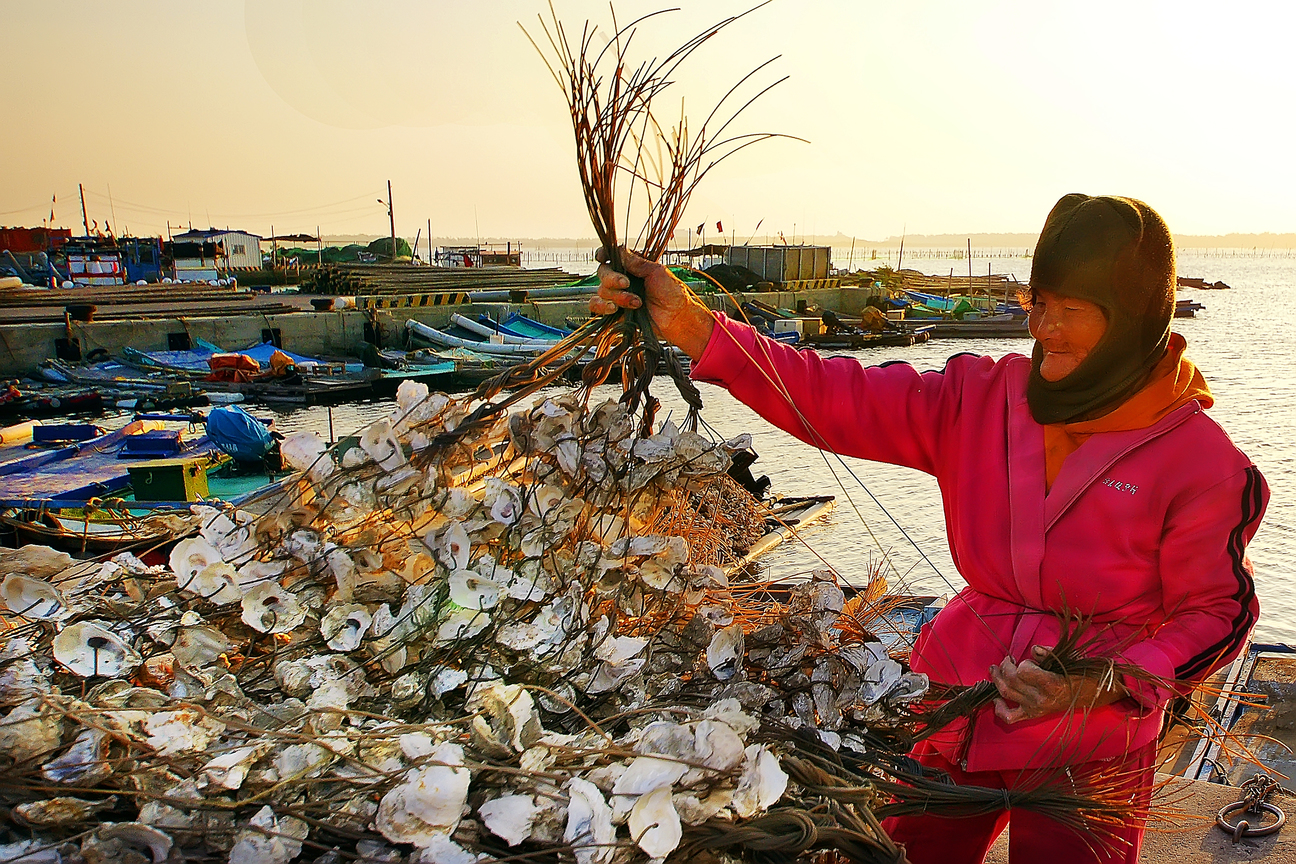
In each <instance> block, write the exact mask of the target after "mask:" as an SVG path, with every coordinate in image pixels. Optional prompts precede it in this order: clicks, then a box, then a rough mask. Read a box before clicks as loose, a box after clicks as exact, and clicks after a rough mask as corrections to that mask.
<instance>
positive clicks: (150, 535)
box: [0, 502, 173, 555]
mask: <svg viewBox="0 0 1296 864" xmlns="http://www.w3.org/2000/svg"><path fill="white" fill-rule="evenodd" d="M161 513H162V511H157V510H150V511H148V512H147V513H145V514H144V515H138V514H136V513H134V512H132V511H131V510H129V509H126V506H125V504H124V503H123V504H117V503H116V502H113V503H111V504H108V505H106V506H105V505H95V504H93V503H92V504H91V505H90V506H89V507H83V508H66V509H64V508H55V509H50V508H49V507H47V506H43V505H42V506H39V507H10V508H6V509H4V510H0V526H4V527H5V528H8V529H10V530H11V531H13V532H14V533H15V534H16V535H17V537H18V539H19V541H20V542H22V543H40V544H43V545H46V546H52V547H54V548H55V549H62V550H64V551H67V552H72V553H75V554H80V555H85V554H94V553H100V552H120V551H124V550H126V549H134V548H138V547H141V546H148V545H155V544H158V543H163V542H165V541H167V540H169V539H170V538H171V537H172V536H173V532H172V530H171V528H170V527H169V526H168V525H167V524H166V523H165V521H164V520H162V519H161V518H158V517H160V515H161Z"/></svg>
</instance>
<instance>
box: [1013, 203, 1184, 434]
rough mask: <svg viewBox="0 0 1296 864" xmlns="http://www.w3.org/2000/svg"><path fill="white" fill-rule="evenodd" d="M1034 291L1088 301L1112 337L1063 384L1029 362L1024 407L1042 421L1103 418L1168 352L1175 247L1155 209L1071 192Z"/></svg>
mask: <svg viewBox="0 0 1296 864" xmlns="http://www.w3.org/2000/svg"><path fill="white" fill-rule="evenodd" d="M1030 281H1031V288H1032V289H1045V290H1048V291H1054V292H1057V293H1058V294H1062V295H1065V296H1068V297H1078V298H1080V299H1082V300H1088V301H1090V302H1092V303H1096V304H1097V305H1099V306H1101V307H1102V308H1103V311H1104V312H1106V314H1107V331H1106V333H1104V334H1103V337H1102V339H1100V340H1099V342H1098V344H1097V345H1095V346H1094V349H1093V350H1092V351H1090V352H1089V356H1088V357H1086V358H1085V360H1084V362H1082V363H1081V364H1080V365H1079V366H1078V367H1077V368H1076V369H1075V371H1073V372H1071V374H1069V375H1067V376H1066V377H1065V378H1063V379H1062V380H1061V381H1052V382H1050V381H1045V380H1044V379H1043V378H1042V377H1040V374H1039V369H1040V362H1041V360H1042V359H1043V355H1044V352H1043V349H1042V348H1041V347H1040V345H1039V343H1038V342H1037V343H1036V344H1035V350H1034V353H1033V355H1032V359H1031V374H1030V383H1029V385H1028V387H1027V391H1026V393H1027V400H1028V402H1029V404H1030V409H1031V415H1032V416H1033V417H1034V418H1035V421H1036V422H1037V423H1060V422H1065V421H1073V420H1077V419H1080V418H1087V417H1094V416H1099V415H1100V414H1102V413H1103V412H1104V411H1106V410H1110V409H1112V408H1115V407H1116V406H1117V405H1119V404H1120V403H1121V402H1122V401H1124V400H1125V399H1126V398H1127V397H1129V396H1130V395H1131V394H1132V393H1133V392H1134V391H1135V390H1136V389H1137V388H1138V387H1139V385H1140V384H1142V383H1143V381H1144V380H1145V379H1146V378H1147V375H1148V374H1149V373H1150V372H1151V371H1152V369H1153V367H1155V366H1156V364H1157V363H1158V362H1159V361H1160V360H1161V358H1162V356H1163V355H1164V354H1165V350H1166V345H1167V344H1168V343H1169V339H1170V319H1171V318H1172V317H1173V315H1174V298H1175V269H1174V248H1173V244H1172V242H1171V240H1170V231H1169V229H1167V228H1166V224H1165V222H1163V221H1162V219H1161V217H1160V216H1158V215H1157V213H1156V211H1155V210H1153V209H1152V208H1151V207H1149V206H1148V205H1146V204H1144V203H1143V202H1142V201H1136V200H1135V199H1133V198H1113V197H1107V196H1103V197H1096V198H1095V197H1090V196H1088V195H1080V194H1071V195H1067V196H1065V197H1063V198H1062V199H1061V200H1060V201H1058V203H1057V204H1055V205H1054V207H1053V210H1052V212H1050V213H1049V215H1048V219H1046V220H1045V222H1044V230H1043V231H1041V232H1040V238H1039V244H1038V245H1037V246H1036V248H1035V256H1034V259H1033V260H1032V262H1031V280H1030Z"/></svg>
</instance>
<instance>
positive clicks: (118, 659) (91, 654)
mask: <svg viewBox="0 0 1296 864" xmlns="http://www.w3.org/2000/svg"><path fill="white" fill-rule="evenodd" d="M107 624H108V622H107V621H81V622H78V623H76V624H73V625H72V626H70V627H67V628H65V629H64V630H63V632H61V633H59V634H58V635H57V636H55V637H54V659H55V660H57V661H58V662H60V663H62V664H63V665H64V666H66V667H67V668H68V669H69V670H71V671H72V672H73V673H74V674H76V675H80V676H81V677H82V678H91V677H94V676H101V677H104V678H118V677H121V676H123V675H129V674H130V673H131V672H134V671H135V669H136V667H138V666H139V664H140V655H139V654H137V653H136V652H135V649H134V648H132V647H131V646H130V645H128V644H127V643H126V642H125V641H124V640H122V638H121V637H120V636H118V635H117V634H116V633H114V632H112V631H111V630H109V629H108V627H107V626H106V625H107Z"/></svg>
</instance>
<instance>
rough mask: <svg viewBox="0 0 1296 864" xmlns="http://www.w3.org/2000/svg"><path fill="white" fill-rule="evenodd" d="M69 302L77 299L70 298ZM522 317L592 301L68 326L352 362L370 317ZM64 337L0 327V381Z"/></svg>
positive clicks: (47, 327)
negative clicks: (275, 344) (272, 344)
mask: <svg viewBox="0 0 1296 864" xmlns="http://www.w3.org/2000/svg"><path fill="white" fill-rule="evenodd" d="M871 293H872V292H870V291H866V290H864V289H860V288H854V287H846V288H825V289H818V290H809V291H797V292H786V291H785V292H763V293H759V294H754V295H752V294H749V295H744V297H746V298H755V299H760V300H761V301H762V302H764V303H768V304H770V305H773V306H785V307H795V306H796V303H797V301H799V300H800V301H804V302H806V303H807V304H809V305H818V306H819V307H820V308H823V309H832V310H833V311H835V312H840V313H842V314H845V315H857V314H859V312H860V310H861V309H863V308H864V305H865V301H866V300H867V299H868V297H869V296H870V294H871ZM704 299H705V300H706V301H707V302H708V303H709V304H710V305H711V307H712V308H716V309H726V310H728V311H732V307H733V304H732V303H731V302H729V300H728V298H727V297H725V296H724V295H706V296H705V297H704ZM69 302H74V298H69ZM514 311H516V312H521V313H522V314H524V315H527V316H528V317H531V318H535V319H536V320H539V321H541V322H543V323H545V324H549V325H552V326H558V327H561V326H564V325H565V322H566V320H567V318H569V317H576V318H582V317H584V316H586V315H588V313H589V298H588V296H586V297H579V298H573V299H569V300H534V301H528V302H524V303H469V304H464V305H459V306H433V307H408V308H406V307H401V308H395V309H378V310H373V311H371V312H364V311H357V310H348V311H342V312H312V311H300V312H290V313H280V314H266V315H261V314H251V313H243V314H238V315H230V316H226V317H222V316H221V313H220V312H219V310H212V311H206V312H204V313H203V314H201V315H185V316H175V317H157V318H144V319H135V320H126V319H116V320H105V321H90V322H79V321H73V322H72V323H71V327H72V335H73V337H74V338H76V339H79V340H80V341H81V352H82V356H85V355H87V354H89V353H90V352H91V351H93V350H95V349H97V348H102V349H104V350H105V351H107V352H108V353H109V354H110V355H112V356H117V355H118V354H120V353H121V350H122V349H123V348H127V347H130V348H135V349H137V350H140V351H165V350H167V349H168V347H169V345H168V339H167V336H168V334H177V333H178V334H185V333H187V334H188V335H189V338H190V340H192V341H196V340H198V339H205V340H207V341H208V342H212V343H214V344H216V345H220V346H221V347H223V348H226V349H229V350H235V349H239V348H247V347H249V346H252V345H256V344H258V343H260V342H261V341H263V339H262V337H263V334H264V332H265V331H267V330H278V331H279V338H280V344H281V345H282V346H283V347H285V348H287V349H289V350H291V351H295V352H298V353H300V354H308V355H312V356H324V357H349V356H353V355H354V353H355V351H356V349H357V347H358V346H359V345H360V344H362V343H363V342H364V339H365V327H366V325H367V324H368V323H369V321H370V316H373V319H374V321H375V322H376V324H377V326H378V328H379V331H380V333H381V339H382V342H383V345H385V346H396V345H402V344H404V343H403V339H404V333H405V322H406V320H408V319H410V318H413V319H415V320H417V321H419V322H421V323H424V324H428V325H430V326H433V327H439V326H443V325H445V324H446V323H448V322H449V320H450V316H451V315H453V314H455V313H458V314H461V315H472V316H476V315H478V314H479V313H482V312H486V313H487V314H489V315H490V316H491V317H493V318H497V319H498V318H503V317H505V316H507V315H508V314H509V313H510V312H514ZM66 335H67V325H65V324H62V323H41V324H36V323H0V377H3V378H17V377H23V376H31V375H33V374H34V373H35V372H36V369H37V368H38V367H39V366H40V364H41V362H42V361H44V360H47V359H51V358H53V357H55V356H57V355H56V353H55V348H54V343H55V340H56V339H62V338H64V337H65V336H66Z"/></svg>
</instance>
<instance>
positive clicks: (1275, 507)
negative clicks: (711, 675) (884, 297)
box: [253, 250, 1296, 644]
mask: <svg viewBox="0 0 1296 864" xmlns="http://www.w3.org/2000/svg"><path fill="white" fill-rule="evenodd" d="M838 252H840V253H843V254H841V255H840V256H838V255H837V254H836V253H838ZM857 255H858V253H857ZM837 257H840V258H841V259H842V260H843V261H844V260H845V254H844V250H835V258H837ZM856 263H857V265H858V264H861V263H863V261H862V256H859V257H857V258H856ZM877 263H881V262H880V261H879V262H877ZM904 263H905V266H906V267H914V268H916V269H919V270H923V271H924V272H928V273H939V274H945V273H947V272H949V269H950V268H951V267H953V268H954V271H955V274H956V275H957V274H958V273H959V272H963V273H966V272H967V262H966V261H951V260H949V259H945V258H940V259H935V258H932V259H923V258H913V257H910V256H909V255H906V258H905V262H904ZM990 263H991V264H992V266H993V269H994V271H995V272H1014V273H1016V275H1017V276H1018V277H1019V278H1021V279H1023V280H1024V279H1025V278H1026V276H1027V275H1028V274H1029V271H1030V262H1029V260H1028V259H1018V260H1013V259H1010V258H1009V259H1005V258H996V259H994V260H993V261H991V262H990ZM986 265H987V261H986V260H985V259H980V260H977V259H975V258H974V260H973V272H976V273H982V274H983V273H985V272H986ZM562 266H566V267H568V269H578V267H573V266H571V265H570V264H567V263H564V264H563V265H562ZM1179 272H1180V273H1181V274H1182V275H1187V276H1198V277H1202V278H1205V279H1207V280H1208V281H1215V280H1222V281H1224V282H1227V283H1228V284H1230V285H1231V286H1233V290H1231V291H1191V290H1189V291H1184V292H1181V294H1180V296H1181V297H1189V298H1192V299H1195V300H1198V301H1200V302H1202V303H1204V304H1205V305H1206V309H1205V311H1202V312H1199V313H1198V314H1197V317H1196V318H1192V319H1179V320H1176V321H1175V324H1174V327H1175V329H1176V330H1177V331H1179V332H1180V333H1182V334H1183V335H1184V336H1185V338H1186V339H1187V340H1188V351H1189V356H1190V357H1191V358H1192V359H1193V360H1194V361H1195V362H1196V363H1197V364H1198V366H1199V367H1200V368H1201V370H1202V373H1203V374H1204V375H1205V377H1206V380H1207V381H1208V382H1209V384H1210V387H1211V390H1212V391H1213V392H1214V394H1215V399H1216V403H1215V407H1214V408H1213V409H1212V410H1211V415H1212V416H1213V417H1214V418H1215V419H1216V420H1217V421H1218V422H1219V423H1220V424H1221V425H1223V427H1224V428H1225V429H1226V430H1227V431H1228V432H1229V434H1230V435H1231V436H1232V438H1233V440H1234V442H1235V443H1236V444H1237V445H1238V447H1240V448H1241V449H1242V450H1243V451H1244V452H1245V453H1247V454H1248V455H1249V456H1250V457H1251V458H1252V459H1253V460H1254V461H1255V463H1256V464H1257V465H1258V466H1259V468H1260V470H1261V471H1262V472H1263V473H1264V475H1265V477H1266V478H1267V479H1268V481H1269V485H1270V488H1271V490H1272V500H1271V502H1270V505H1269V510H1268V514H1267V515H1266V517H1265V520H1264V522H1263V524H1262V525H1261V527H1260V531H1259V533H1258V534H1257V535H1256V538H1255V540H1254V541H1253V542H1252V544H1251V547H1250V549H1249V550H1248V551H1249V554H1250V556H1251V560H1252V562H1253V563H1254V565H1255V571H1256V584H1257V589H1258V591H1259V595H1260V602H1261V608H1262V613H1261V618H1260V622H1259V624H1258V626H1257V628H1256V633H1255V637H1256V639H1257V640H1259V641H1266V642H1268V641H1286V642H1292V643H1294V644H1296V578H1294V577H1296V305H1293V303H1292V297H1293V295H1292V291H1291V288H1292V287H1293V285H1296V259H1293V258H1265V257H1251V256H1244V255H1241V254H1239V255H1233V254H1195V253H1193V252H1192V251H1191V250H1190V251H1188V252H1186V253H1185V254H1182V255H1181V256H1180V262H1179ZM1030 345H1031V343H1030V341H1029V340H1028V339H997V340H991V339H986V340H945V341H939V340H938V341H932V342H929V343H927V344H925V345H917V346H914V347H912V348H893V349H873V350H869V351H861V352H855V356H858V357H859V359H860V360H861V362H864V363H869V364H872V363H880V362H884V361H887V360H905V361H908V362H910V363H912V364H913V365H914V366H916V367H917V368H919V369H920V370H921V369H939V368H941V367H942V366H943V365H944V364H945V360H946V358H948V357H949V356H950V355H951V354H955V353H959V352H964V351H971V352H977V353H982V354H987V355H990V356H993V357H1001V356H1003V355H1004V354H1007V353H1011V352H1019V353H1028V352H1029V349H1030ZM658 389H659V391H660V392H659V394H658V395H659V397H660V398H662V400H663V403H664V404H665V406H666V409H665V410H667V411H669V410H674V411H676V412H680V413H682V408H681V404H682V403H680V401H679V400H678V398H675V397H674V396H673V393H671V392H667V391H668V390H671V389H673V388H670V385H669V383H668V382H666V381H665V380H662V382H661V385H660V387H659V388H658ZM703 398H704V400H705V403H706V409H705V411H704V414H703V417H704V419H705V421H706V422H707V423H708V424H709V425H710V426H711V427H713V428H714V429H715V430H716V432H717V433H718V434H720V435H723V436H725V437H729V436H732V435H736V434H739V433H742V432H749V433H751V434H752V436H753V438H754V442H755V448H756V450H757V452H758V453H759V454H760V461H759V462H758V463H757V464H756V466H755V468H754V469H753V470H754V471H757V472H758V473H765V474H768V475H769V476H770V478H771V479H772V480H773V482H774V486H773V488H774V491H776V492H777V493H780V494H784V495H821V494H832V495H836V496H837V498H838V506H837V508H836V511H835V512H834V514H833V515H832V517H831V518H830V519H828V520H827V521H825V522H823V523H820V524H818V525H816V526H814V527H811V528H809V529H807V530H806V531H805V532H804V538H805V540H806V544H804V545H802V544H788V545H785V546H784V547H781V548H780V549H778V550H776V551H775V552H774V553H773V554H771V555H769V556H767V557H766V558H765V559H763V562H762V563H763V566H765V567H767V568H768V570H769V573H770V575H771V576H774V577H787V576H791V575H794V574H801V573H806V572H808V571H809V570H811V569H815V568H818V567H823V566H825V565H828V566H831V567H833V568H834V569H836V570H837V571H838V572H839V573H840V574H841V575H842V576H843V577H845V578H846V579H847V580H851V581H853V582H859V583H863V582H864V581H866V580H867V578H868V574H869V573H870V572H871V571H873V570H875V569H876V568H878V567H882V568H884V570H885V571H886V572H887V574H888V578H889V579H890V582H891V585H892V588H893V589H899V590H908V591H911V592H914V593H930V594H944V593H952V592H954V591H957V590H958V589H959V588H961V587H962V585H963V582H962V580H961V579H960V578H959V575H958V572H957V570H956V569H955V568H954V564H953V562H952V561H951V559H950V555H949V551H948V547H947V545H946V538H945V530H944V522H943V513H942V508H941V501H940V492H939V489H938V488H937V486H936V482H935V481H934V480H933V479H932V478H931V477H929V476H927V475H925V474H922V473H920V472H917V471H913V470H909V469H904V468H896V467H893V466H889V465H880V464H876V463H870V462H864V461H861V460H855V459H839V458H838V457H835V456H831V455H828V454H824V453H822V452H820V451H819V450H817V449H815V448H813V447H810V446H808V445H806V444H802V443H801V442H799V441H796V440H795V439H793V438H792V437H791V436H789V435H786V434H784V433H783V432H781V431H779V430H777V429H775V428H773V427H772V426H770V425H769V424H767V423H765V422H764V421H763V420H761V419H760V418H759V417H758V416H757V415H756V414H755V413H754V412H752V411H751V410H750V409H748V408H747V407H746V406H744V405H742V404H741V403H739V402H737V401H736V400H735V399H733V398H732V397H730V396H729V395H728V394H727V393H726V392H724V391H723V390H720V389H718V388H715V387H710V386H706V385H703ZM253 410H254V412H257V413H260V412H261V411H263V410H264V409H256V408H254V409H253ZM391 410H392V405H391V403H388V402H371V403H361V404H355V405H344V406H335V407H334V408H333V409H332V422H333V428H334V431H335V433H336V434H338V435H341V434H345V433H346V432H349V431H352V430H354V429H357V428H359V427H360V426H362V425H364V424H365V423H367V422H369V421H370V420H372V419H374V418H375V417H377V416H379V415H381V414H384V413H388V412H390V411H391ZM278 426H279V428H280V429H281V430H282V431H285V432H292V431H297V430H301V429H311V430H314V431H317V432H320V433H321V434H327V433H328V431H329V411H328V409H325V408H305V409H299V410H293V411H288V412H283V413H280V414H279V415H278ZM1184 458H1185V459H1191V458H1193V454H1191V453H1185V454H1184ZM1004 516H1005V518H1007V514H1004Z"/></svg>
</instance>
